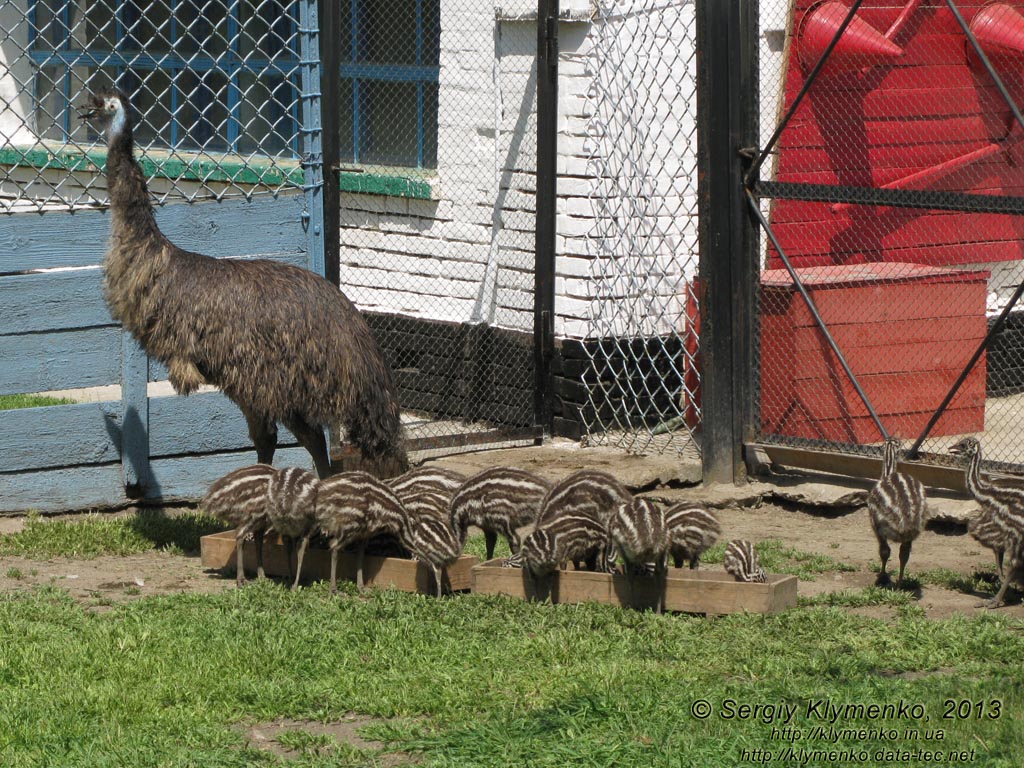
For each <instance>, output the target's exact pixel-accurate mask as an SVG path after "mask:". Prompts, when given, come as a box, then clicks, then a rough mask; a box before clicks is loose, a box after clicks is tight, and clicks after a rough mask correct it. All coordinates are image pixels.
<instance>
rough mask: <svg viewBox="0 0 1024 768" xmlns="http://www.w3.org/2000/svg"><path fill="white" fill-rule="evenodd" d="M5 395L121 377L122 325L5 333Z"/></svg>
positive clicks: (1, 379)
mask: <svg viewBox="0 0 1024 768" xmlns="http://www.w3.org/2000/svg"><path fill="white" fill-rule="evenodd" d="M0 361H2V363H0V395H11V394H20V393H25V392H45V391H47V390H51V389H70V388H73V387H96V386H103V385H105V384H119V383H120V382H121V330H120V329H119V328H117V327H110V328H91V329H88V330H82V331H62V332H55V333H34V334H29V335H27V336H0Z"/></svg>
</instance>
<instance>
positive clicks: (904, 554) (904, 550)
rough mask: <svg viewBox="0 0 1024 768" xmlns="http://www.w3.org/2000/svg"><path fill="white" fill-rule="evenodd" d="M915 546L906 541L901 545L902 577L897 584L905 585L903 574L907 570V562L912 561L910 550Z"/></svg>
mask: <svg viewBox="0 0 1024 768" xmlns="http://www.w3.org/2000/svg"><path fill="white" fill-rule="evenodd" d="M913 546H914V542H912V541H904V542H903V543H902V544H900V576H899V580H898V582H897V583H899V584H902V583H903V572H904V571H905V570H906V568H907V562H908V561H909V560H910V549H911V547H913Z"/></svg>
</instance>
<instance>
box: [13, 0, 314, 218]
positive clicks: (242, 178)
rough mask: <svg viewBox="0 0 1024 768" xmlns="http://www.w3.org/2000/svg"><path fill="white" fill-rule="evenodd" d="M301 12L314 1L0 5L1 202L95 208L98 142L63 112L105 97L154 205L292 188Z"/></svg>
mask: <svg viewBox="0 0 1024 768" xmlns="http://www.w3.org/2000/svg"><path fill="white" fill-rule="evenodd" d="M303 10H305V12H307V13H310V12H311V13H315V5H312V4H310V3H304V4H303V3H300V2H293V1H291V0H208V1H207V0H204V1H203V2H199V0H162V1H159V2H149V1H148V0H77V1H75V2H73V1H72V0H0V20H2V24H0V30H2V31H0V53H2V56H3V62H4V67H3V70H2V71H0V142H2V145H3V146H2V148H0V206H2V207H3V209H4V210H6V211H23V210H39V211H42V210H73V209H75V208H77V207H81V206H87V205H94V204H101V203H103V202H104V201H105V199H106V194H105V190H104V184H103V177H102V174H100V173H98V171H99V170H100V169H102V167H103V164H104V162H105V157H106V148H105V144H104V141H103V137H102V136H97V135H96V134H95V133H94V132H93V131H92V130H91V129H90V128H89V127H88V126H87V125H84V124H83V123H81V122H80V121H79V120H78V118H77V114H76V106H77V105H78V104H79V103H81V101H82V97H83V96H84V94H87V93H90V92H94V91H97V90H102V89H109V88H111V87H117V88H120V89H121V90H122V91H124V92H125V93H126V94H128V95H129V97H130V98H131V100H132V103H133V106H134V108H135V110H136V113H137V114H136V120H135V137H136V142H137V145H138V147H139V152H138V158H139V161H140V164H141V165H142V168H143V171H144V172H145V174H146V176H147V181H148V183H149V187H150V191H151V193H152V194H153V196H154V198H155V199H156V201H157V202H161V203H162V202H166V201H168V200H170V199H184V200H189V201H193V200H196V199H199V198H209V197H213V198H223V197H229V196H245V197H250V196H252V195H254V194H268V193H269V194H276V193H279V192H281V191H283V190H286V189H296V188H301V187H302V186H303V183H304V172H303V167H302V162H301V158H302V157H303V153H304V152H305V151H307V150H306V148H305V147H303V132H302V129H301V126H302V124H303V115H302V114H301V113H302V99H300V92H301V83H300V80H301V77H302V74H303V72H302V65H301V63H300V62H301V61H302V56H301V54H302V51H301V48H302V47H303V42H304V41H307V42H308V40H309V35H308V34H306V35H304V34H303V29H302V28H301V25H300V23H299V17H300V14H301V12H302V11H303ZM309 31H310V30H309V28H308V25H307V28H306V29H305V32H309ZM306 63H307V65H308V64H309V62H306ZM314 63H315V62H314Z"/></svg>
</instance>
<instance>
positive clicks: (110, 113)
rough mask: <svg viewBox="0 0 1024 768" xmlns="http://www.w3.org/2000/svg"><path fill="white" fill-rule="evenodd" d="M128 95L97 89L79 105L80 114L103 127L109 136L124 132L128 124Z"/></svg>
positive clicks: (82, 117) (110, 137) (81, 116)
mask: <svg viewBox="0 0 1024 768" xmlns="http://www.w3.org/2000/svg"><path fill="white" fill-rule="evenodd" d="M128 107H129V103H128V97H127V96H125V95H124V94H123V93H121V92H120V91H97V92H96V93H92V94H90V95H89V96H88V98H86V100H85V103H84V104H83V105H82V106H81V107H79V110H78V116H79V118H81V119H82V120H89V121H91V122H93V123H94V124H95V125H96V126H97V127H102V128H103V129H104V130H105V131H106V133H107V138H108V139H112V138H113V137H114V136H117V135H118V134H120V133H122V132H123V131H124V130H125V128H126V127H127V125H128Z"/></svg>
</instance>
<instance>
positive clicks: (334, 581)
mask: <svg viewBox="0 0 1024 768" xmlns="http://www.w3.org/2000/svg"><path fill="white" fill-rule="evenodd" d="M337 591H338V548H337V547H336V546H334V545H333V544H332V545H331V594H332V595H333V594H335V593H336V592H337Z"/></svg>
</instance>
